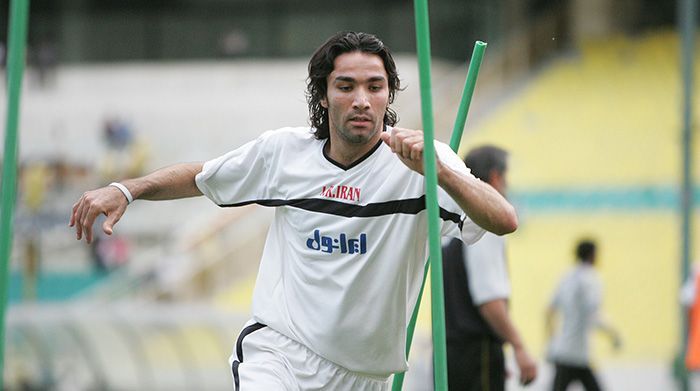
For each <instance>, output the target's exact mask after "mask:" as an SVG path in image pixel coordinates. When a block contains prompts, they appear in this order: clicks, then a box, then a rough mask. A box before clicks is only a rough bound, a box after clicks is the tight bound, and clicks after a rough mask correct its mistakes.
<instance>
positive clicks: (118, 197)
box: [69, 163, 203, 243]
mask: <svg viewBox="0 0 700 391" xmlns="http://www.w3.org/2000/svg"><path fill="white" fill-rule="evenodd" d="M202 166H203V164H202V163H181V164H176V165H173V166H169V167H165V168H161V169H159V170H157V171H154V172H153V173H151V174H148V175H146V176H143V177H141V178H135V179H127V180H124V181H122V182H121V184H122V185H123V186H124V187H126V189H127V191H128V192H129V193H131V196H132V197H133V199H134V200H135V199H144V200H171V199H176V198H186V197H194V196H198V195H202V192H201V191H199V188H197V185H196V184H195V181H194V177H195V176H196V175H197V174H198V173H200V172H201V171H202ZM127 205H129V201H128V200H127V198H126V195H125V194H124V193H123V192H122V191H121V190H120V189H119V188H117V187H116V186H105V187H101V188H99V189H96V190H91V191H88V192H85V193H83V195H82V196H81V197H80V199H78V201H77V202H76V203H75V204H74V205H73V210H72V212H71V216H70V223H69V225H70V226H71V227H75V233H76V238H77V239H78V240H80V239H82V238H83V237H85V240H86V241H87V242H88V243H91V242H92V225H93V224H94V223H95V219H96V218H97V216H99V215H100V214H104V215H105V216H107V219H106V220H105V222H104V224H102V230H103V231H104V232H105V233H106V234H107V235H111V234H112V230H113V227H114V225H115V224H116V223H117V222H118V221H119V219H121V217H122V215H123V214H124V212H125V211H126V207H127Z"/></svg>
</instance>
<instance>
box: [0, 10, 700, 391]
mask: <svg viewBox="0 0 700 391" xmlns="http://www.w3.org/2000/svg"><path fill="white" fill-rule="evenodd" d="M0 4H2V7H0V20H2V21H3V23H2V24H0V27H2V28H1V29H0V30H1V31H0V42H2V43H3V46H2V47H1V48H0V54H2V55H0V60H3V61H0V62H2V63H3V64H4V55H5V53H6V50H5V49H6V47H7V46H6V44H5V43H6V31H5V30H6V28H5V26H6V23H4V21H7V10H8V1H7V0H3V1H0ZM430 7H431V8H430V12H431V34H432V49H433V67H434V68H433V84H434V91H433V96H434V100H435V104H434V106H435V107H436V125H437V126H436V133H437V136H438V137H439V138H440V139H442V140H443V141H447V140H448V139H449V134H450V132H451V129H452V123H453V121H454V117H455V114H456V109H457V106H458V103H459V98H460V93H461V87H462V85H463V83H464V78H465V76H466V64H465V61H466V59H468V57H469V55H470V53H471V49H472V45H473V43H474V41H475V40H477V39H480V40H484V41H487V42H488V43H489V46H488V50H487V51H486V56H485V61H484V64H483V65H482V68H481V69H482V71H481V74H480V77H479V81H478V84H477V91H476V93H475V96H474V101H473V104H472V108H471V111H470V116H469V119H468V122H467V129H466V132H465V136H464V139H463V142H462V151H463V152H464V151H466V150H467V149H468V148H470V147H472V146H476V145H479V144H483V143H496V144H499V145H502V146H504V147H506V148H507V149H509V150H510V151H511V156H512V157H511V170H510V181H511V194H510V197H511V199H512V200H513V202H514V203H515V204H516V207H517V209H518V213H519V216H520V228H519V230H518V231H517V232H516V233H515V234H513V235H511V236H510V241H509V257H510V271H511V278H512V281H513V291H514V292H513V298H512V302H511V311H512V312H513V314H514V317H515V321H516V322H517V324H518V326H519V327H520V329H521V331H522V332H523V334H524V338H525V340H526V343H527V344H528V346H529V347H530V348H531V349H532V350H533V351H534V352H535V354H536V355H537V357H538V359H539V361H540V363H541V369H540V377H539V379H538V381H537V382H536V384H534V385H533V386H531V387H530V388H528V389H532V390H544V389H547V388H548V386H549V384H550V381H551V368H550V367H549V366H548V364H547V363H546V360H545V353H546V344H547V341H546V338H545V333H544V313H545V308H546V306H547V304H548V301H549V297H550V295H551V294H552V292H553V290H554V288H555V284H556V282H557V280H558V278H559V276H560V275H561V274H562V273H563V272H564V271H565V270H566V269H567V268H568V267H569V266H570V265H571V264H572V262H573V249H574V244H575V242H576V240H578V239H579V238H581V237H584V236H587V237H593V238H595V239H596V240H597V241H598V243H599V245H600V247H601V254H600V257H599V258H600V259H599V270H600V272H601V274H602V278H603V281H604V284H605V299H604V310H605V313H606V314H607V315H608V317H609V318H610V319H611V321H612V322H613V323H614V324H615V325H617V327H618V328H619V329H620V330H621V332H622V337H623V340H624V347H623V350H622V351H620V352H617V353H616V352H613V351H612V349H610V348H609V347H608V345H607V344H605V343H603V341H601V340H595V344H594V345H595V349H594V357H595V366H596V368H598V369H599V371H600V373H601V377H602V380H603V382H604V383H605V385H606V386H607V387H608V389H611V390H669V389H674V388H675V387H676V382H675V378H674V371H673V367H672V362H673V359H674V357H675V355H676V354H677V352H678V350H679V344H680V343H681V342H680V341H681V340H682V338H681V309H680V306H679V304H678V292H679V287H680V284H681V261H680V260H681V244H680V239H681V219H680V210H679V192H680V185H679V184H680V182H681V162H682V160H681V150H682V149H681V147H682V135H681V129H682V125H683V124H682V121H681V97H682V93H681V92H682V91H681V88H682V82H681V73H680V69H681V65H680V37H679V33H678V29H677V28H676V25H677V7H678V4H677V3H676V2H673V1H657V0H623V1H619V0H618V1H615V0H568V1H564V0H529V1H525V0H498V1H489V0H474V1H470V2H465V1H462V0H443V1H433V2H431V4H430ZM413 25H414V24H413V8H412V3H411V2H405V1H397V0H374V1H367V0H356V1H354V2H352V4H350V3H347V2H340V1H320V0H306V1H300V0H287V1H279V0H258V1H255V2H251V1H242V0H235V1H223V0H206V1H202V0H199V1H195V0H169V1H162V0H160V1H147V2H140V1H114V0H109V1H105V0H102V1H94V0H63V1H51V0H33V1H32V2H31V14H30V24H29V38H28V43H29V51H28V55H27V64H28V68H27V70H26V74H25V79H24V89H23V93H22V106H21V121H20V130H19V132H20V147H19V148H20V153H19V166H20V176H19V182H18V183H19V185H18V197H17V206H16V212H15V215H16V217H15V222H14V225H13V226H14V245H13V253H12V256H11V260H10V281H9V287H3V289H9V297H10V303H9V307H8V309H7V326H6V327H7V328H6V336H5V368H4V381H5V386H4V389H7V390H20V389H21V390H97V389H100V390H102V389H104V390H108V389H109V390H160V389H168V390H175V389H188V390H216V389H230V387H231V381H230V377H229V376H230V375H229V369H228V365H227V357H228V355H229V353H230V350H231V347H232V346H233V343H234V341H235V338H236V337H237V334H238V331H239V329H240V327H241V326H242V324H243V322H244V321H245V320H246V319H247V318H248V316H249V309H250V308H249V303H250V296H251V290H252V287H253V284H254V280H255V275H256V270H257V263H258V257H259V255H260V253H261V246H262V243H263V241H264V238H265V233H266V229H267V225H268V223H269V221H270V218H271V211H270V210H267V209H264V208H258V207H247V208H241V209H235V210H221V209H218V208H217V207H215V206H214V205H212V204H211V203H210V202H209V201H207V200H204V199H190V200H181V201H175V202H159V203H149V202H144V201H139V202H136V203H135V204H133V205H132V206H130V208H129V211H128V213H127V214H126V216H125V218H124V219H123V220H122V221H121V222H120V225H119V226H118V230H117V232H116V234H115V235H114V236H113V237H110V238H107V237H101V238H100V240H99V244H98V245H96V246H88V245H86V244H85V243H84V242H77V241H75V237H74V233H73V231H71V230H70V229H68V227H67V221H68V216H69V212H70V208H71V206H72V204H73V202H74V201H75V200H76V199H77V198H78V197H79V196H80V194H81V193H82V192H83V191H85V190H88V189H91V188H94V187H97V186H100V185H104V184H106V183H109V182H111V181H112V180H114V179H117V178H120V177H128V176H133V175H138V174H140V173H144V172H147V171H151V170H153V169H156V168H159V167H162V166H164V165H167V164H170V163H174V162H178V161H191V160H205V159H208V158H211V157H214V156H218V155H220V154H222V153H224V152H226V151H229V150H231V149H233V148H235V147H237V146H239V145H241V144H243V143H244V142H246V141H248V140H250V139H252V138H254V137H256V136H257V135H258V134H260V133H261V132H262V131H264V130H267V129H274V128H278V127H282V126H287V125H303V124H306V123H307V120H306V117H307V108H306V103H305V98H304V86H305V84H304V79H305V75H306V64H307V61H308V57H309V56H310V54H311V52H312V51H313V50H314V49H315V48H316V47H317V46H318V45H319V44H320V43H322V41H323V40H324V39H325V38H326V37H327V36H329V35H330V34H332V33H334V32H336V31H339V30H344V29H351V30H362V31H368V32H374V33H376V34H378V35H379V36H380V37H381V38H382V39H383V40H384V41H385V43H387V45H388V46H389V47H391V48H392V49H393V51H394V52H395V54H396V57H397V61H398V67H399V72H400V75H401V77H402V81H403V85H404V86H405V87H406V89H405V91H403V92H401V93H400V94H398V98H397V102H396V107H397V109H398V112H399V115H400V118H401V121H400V124H401V125H403V126H405V127H420V109H419V108H420V104H419V91H418V79H417V65H416V59H415V55H414V53H415V38H414V37H415V32H414V28H413ZM696 58H697V56H696ZM696 69H697V67H696ZM0 84H2V85H3V86H4V85H5V83H4V78H3V81H2V82H0ZM697 84H698V83H697V82H696V88H697ZM6 107H7V106H6V96H5V95H4V94H3V96H2V97H0V113H2V115H3V118H4V116H5V114H6V112H5V111H6ZM694 122H697V111H696V113H695V118H694ZM698 148H699V146H698V142H697V140H696V142H695V144H694V145H693V151H694V152H695V155H697V152H698ZM300 158H303V157H300ZM694 181H695V182H697V181H698V173H697V170H696V173H695V177H694ZM695 202H696V203H697V197H696V199H695ZM695 219H696V220H697V213H696V214H695ZM2 284H5V282H4V281H3V282H2ZM428 299H429V298H425V299H424V303H423V305H422V313H421V317H420V321H419V327H418V330H417V337H416V340H415V341H414V348H413V351H412V359H411V370H410V371H409V373H408V376H407V383H406V387H405V388H406V389H411V390H426V389H429V388H430V387H431V385H430V383H431V373H430V371H431V368H430V360H431V351H430V349H431V348H430V331H429V329H430V319H429V315H428V314H429V312H428V307H429V300H428ZM358 311H361V309H358ZM511 368H512V369H513V370H515V367H514V366H513V365H511ZM509 389H511V390H517V389H520V387H519V386H518V385H517V384H515V382H514V381H510V383H509Z"/></svg>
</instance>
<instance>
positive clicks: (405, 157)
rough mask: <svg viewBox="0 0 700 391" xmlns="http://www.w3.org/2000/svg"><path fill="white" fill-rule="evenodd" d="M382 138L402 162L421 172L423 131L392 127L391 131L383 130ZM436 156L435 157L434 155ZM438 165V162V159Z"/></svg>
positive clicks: (423, 146)
mask: <svg viewBox="0 0 700 391" xmlns="http://www.w3.org/2000/svg"><path fill="white" fill-rule="evenodd" d="M381 137H382V140H383V141H384V143H385V144H386V145H388V146H389V148H391V151H392V152H394V153H395V154H396V156H398V157H399V159H401V161H402V162H403V164H405V165H406V166H407V167H408V168H410V169H411V170H413V171H416V172H418V173H420V174H423V150H424V148H425V145H424V143H423V132H422V131H420V130H412V129H404V128H393V129H392V131H391V133H389V132H384V133H382V135H381ZM436 158H437V157H436ZM437 164H438V165H439V164H440V162H439V161H438V162H437Z"/></svg>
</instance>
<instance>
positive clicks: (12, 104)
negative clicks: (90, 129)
mask: <svg viewBox="0 0 700 391" xmlns="http://www.w3.org/2000/svg"><path fill="white" fill-rule="evenodd" d="M28 21H29V0H12V2H11V4H10V20H9V28H8V32H7V36H8V51H7V55H8V56H7V123H6V126H5V156H4V159H3V165H2V204H1V205H0V208H1V209H0V388H3V384H4V378H3V375H4V372H5V365H4V363H5V361H4V358H5V307H6V306H7V296H8V294H7V291H8V289H9V288H8V286H9V285H10V284H9V281H8V280H9V278H8V268H9V264H10V254H11V253H12V215H13V211H14V206H15V192H16V188H17V125H18V123H19V98H20V91H21V90H22V74H23V73H24V57H25V56H24V53H25V46H26V43H27V24H28Z"/></svg>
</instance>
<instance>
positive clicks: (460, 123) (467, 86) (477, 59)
mask: <svg viewBox="0 0 700 391" xmlns="http://www.w3.org/2000/svg"><path fill="white" fill-rule="evenodd" d="M486 46H487V44H486V42H482V41H476V43H475V44H474V51H473V52H472V58H471V60H470V61H469V70H468V71H467V79H466V81H465V83H464V90H463V91H462V99H461V100H460V103H459V109H458V111H457V118H456V120H455V126H454V129H453V131H452V137H451V138H450V148H452V150H453V151H455V152H457V151H458V150H459V143H460V142H461V141H462V134H463V133H464V125H465V124H466V122H467V113H469V106H470V104H471V101H472V96H473V95H474V88H475V87H476V78H477V76H478V75H479V69H480V68H481V62H482V60H483V59H484V52H485V51H486ZM429 265H430V261H428V262H427V263H426V264H425V270H424V271H423V285H421V288H420V292H419V293H418V301H416V306H415V307H414V309H413V314H412V315H411V321H410V322H409V324H408V330H407V333H406V359H408V357H409V354H410V353H411V344H412V343H413V335H414V332H415V329H416V321H417V319H418V312H419V310H420V302H421V300H422V298H423V290H424V288H425V281H426V279H427V278H428V266H429ZM405 376H406V373H405V372H401V373H397V374H396V375H394V383H393V384H392V387H391V389H392V391H401V389H402V388H403V382H404V378H405Z"/></svg>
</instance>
